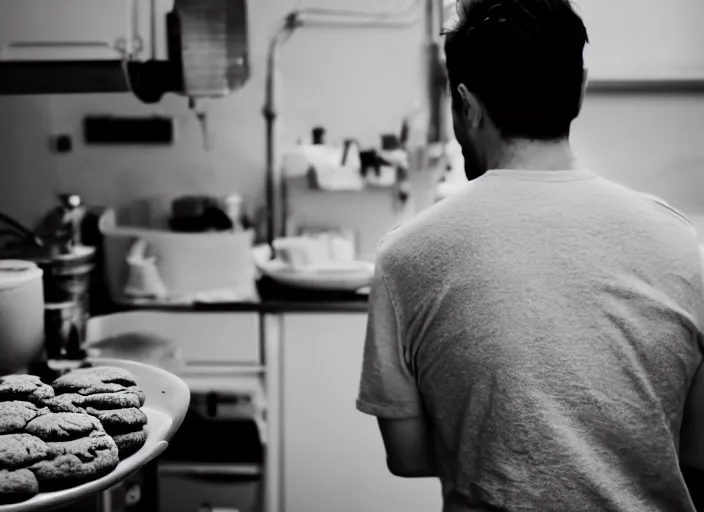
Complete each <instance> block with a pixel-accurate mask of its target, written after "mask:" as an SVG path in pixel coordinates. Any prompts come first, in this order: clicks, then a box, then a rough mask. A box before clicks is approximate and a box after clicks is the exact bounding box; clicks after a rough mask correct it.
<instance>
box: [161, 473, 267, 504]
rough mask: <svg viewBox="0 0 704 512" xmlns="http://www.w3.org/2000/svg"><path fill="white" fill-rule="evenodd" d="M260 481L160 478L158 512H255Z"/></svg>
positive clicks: (168, 476)
mask: <svg viewBox="0 0 704 512" xmlns="http://www.w3.org/2000/svg"><path fill="white" fill-rule="evenodd" d="M261 484H262V482H261V480H248V479H247V478H231V477H217V476H213V477H203V476H185V475H184V476H182V475H171V474H168V475H163V474H162V475H161V476H160V477H159V510H160V512H200V511H207V510H226V511H228V512H230V511H232V512H258V511H259V510H261V508H260V507H261V505H260V503H261Z"/></svg>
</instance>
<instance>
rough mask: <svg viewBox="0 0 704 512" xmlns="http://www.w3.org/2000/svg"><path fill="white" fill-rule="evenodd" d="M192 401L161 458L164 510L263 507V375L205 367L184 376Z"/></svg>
mask: <svg viewBox="0 0 704 512" xmlns="http://www.w3.org/2000/svg"><path fill="white" fill-rule="evenodd" d="M183 378H184V380H185V381H186V383H187V384H188V385H189V387H190V388H191V405H190V409H189V411H188V413H187V415H186V418H185V419H184V422H183V425H182V426H181V428H180V430H179V431H178V432H177V434H176V435H175V436H174V438H173V440H172V441H171V443H170V444H169V448H168V449H167V450H166V451H165V452H164V454H163V455H162V456H161V457H160V458H159V461H158V467H157V475H158V502H159V507H158V509H159V511H161V512H208V511H214V512H235V511H237V512H261V510H262V506H263V495H264V487H263V479H262V474H263V464H264V446H263V439H265V423H264V392H263V385H262V376H261V375H260V374H259V373H258V372H257V371H256V370H252V371H251V372H250V373H238V372H237V370H233V369H232V368H230V369H228V370H227V371H226V372H225V371H223V372H220V373H218V372H216V371H215V370H213V369H204V370H202V371H201V372H199V373H196V374H194V372H193V370H191V372H190V375H184V376H183Z"/></svg>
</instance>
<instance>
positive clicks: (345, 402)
mask: <svg viewBox="0 0 704 512" xmlns="http://www.w3.org/2000/svg"><path fill="white" fill-rule="evenodd" d="M366 322H367V317H366V315H364V314H334V315H333V314H331V315H316V314H301V315H293V314H292V315H287V316H286V317H285V321H284V330H283V333H284V334H283V338H284V343H283V366H284V368H283V371H284V375H283V393H284V395H283V403H284V424H283V429H284V475H283V479H284V483H283V487H284V498H283V501H284V511H283V512H330V511H335V512H360V511H364V512H389V511H401V510H404V511H405V510H419V511H427V512H432V511H440V510H441V509H442V498H441V491H440V483H439V482H438V481H437V480H435V479H422V480H404V479H401V478H397V477H395V476H393V475H391V474H390V473H389V471H388V470H387V468H386V457H385V452H384V447H383V443H382V440H381V436H380V434H379V430H378V427H377V422H376V420H375V419H374V418H372V417H370V416H366V415H364V414H362V413H360V412H357V411H356V410H355V399H356V397H357V391H358V385H359V372H360V368H361V364H362V349H363V345H364V335H365V328H366Z"/></svg>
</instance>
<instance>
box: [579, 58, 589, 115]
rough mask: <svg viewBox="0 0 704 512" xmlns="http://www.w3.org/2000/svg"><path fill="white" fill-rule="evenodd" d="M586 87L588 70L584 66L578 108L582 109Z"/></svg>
mask: <svg viewBox="0 0 704 512" xmlns="http://www.w3.org/2000/svg"><path fill="white" fill-rule="evenodd" d="M587 87H589V70H588V69H587V68H584V74H583V75H582V95H581V96H580V97H579V110H582V103H584V97H585V96H586V95H587Z"/></svg>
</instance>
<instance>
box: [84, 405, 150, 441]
mask: <svg viewBox="0 0 704 512" xmlns="http://www.w3.org/2000/svg"><path fill="white" fill-rule="evenodd" d="M86 412H87V413H88V414H90V415H91V416H94V417H96V418H98V420H100V423H101V424H102V425H103V428H104V429H105V431H106V432H107V433H108V434H110V435H113V434H125V433H127V432H134V431H135V430H139V429H141V428H142V427H143V426H144V425H146V424H147V415H146V414H144V413H143V412H142V411H140V410H139V409H137V408H136V407H130V408H128V409H104V410H98V409H93V408H92V407H88V408H87V409H86Z"/></svg>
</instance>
